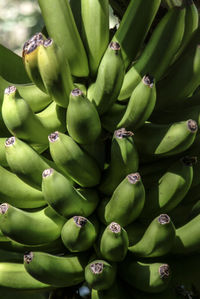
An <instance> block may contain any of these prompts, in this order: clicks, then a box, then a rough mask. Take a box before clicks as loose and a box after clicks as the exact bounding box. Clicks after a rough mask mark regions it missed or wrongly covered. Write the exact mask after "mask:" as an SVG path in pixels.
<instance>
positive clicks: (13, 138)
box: [5, 136, 16, 147]
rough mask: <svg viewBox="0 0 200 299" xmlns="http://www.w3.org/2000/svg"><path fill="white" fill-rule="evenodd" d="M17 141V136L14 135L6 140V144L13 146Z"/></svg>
mask: <svg viewBox="0 0 200 299" xmlns="http://www.w3.org/2000/svg"><path fill="white" fill-rule="evenodd" d="M15 141H16V138H15V137H14V136H12V137H9V138H7V139H6V141H5V146H6V147H8V146H12V145H13V144H14V143H15Z"/></svg>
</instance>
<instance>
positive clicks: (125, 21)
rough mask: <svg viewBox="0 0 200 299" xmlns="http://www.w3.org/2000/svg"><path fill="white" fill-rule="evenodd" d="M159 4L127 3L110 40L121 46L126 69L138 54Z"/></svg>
mask: <svg viewBox="0 0 200 299" xmlns="http://www.w3.org/2000/svg"><path fill="white" fill-rule="evenodd" d="M160 2H161V1H160V0H153V1H152V0H148V1H141V0H135V1H130V2H129V5H128V7H127V9H126V11H125V13H124V15H123V18H122V20H121V22H120V26H119V28H118V29H117V31H116V33H115V34H114V36H113V39H112V40H113V41H117V42H118V43H119V44H120V45H121V51H122V57H123V60H124V64H125V67H126V68H127V67H128V65H129V64H130V63H131V62H132V61H133V60H134V59H135V57H136V55H137V54H138V51H139V50H140V48H141V45H142V43H143V41H144V39H145V37H146V35H147V33H148V31H149V29H150V26H151V24H152V22H153V20H154V17H155V15H156V13H157V11H158V8H159V6H160ZM141 15H142V17H141Z"/></svg>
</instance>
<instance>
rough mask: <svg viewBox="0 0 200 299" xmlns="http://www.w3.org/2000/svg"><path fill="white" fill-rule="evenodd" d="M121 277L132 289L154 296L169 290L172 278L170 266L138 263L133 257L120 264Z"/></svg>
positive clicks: (160, 263)
mask: <svg viewBox="0 0 200 299" xmlns="http://www.w3.org/2000/svg"><path fill="white" fill-rule="evenodd" d="M119 275H120V277H121V279H123V280H125V281H126V282H127V283H128V284H130V285H131V286H132V287H135V288H136V289H138V290H141V291H143V292H147V293H153V294H154V293H155V294H156V293H159V292H162V291H164V290H165V289H167V287H168V285H169V283H170V280H171V277H172V274H171V271H170V267H169V265H168V264H166V263H162V262H151V263H147V262H141V261H136V260H135V259H133V258H132V256H127V257H126V258H125V260H124V261H123V262H122V263H120V265H119Z"/></svg>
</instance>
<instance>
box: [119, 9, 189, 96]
mask: <svg viewBox="0 0 200 299" xmlns="http://www.w3.org/2000/svg"><path fill="white" fill-rule="evenodd" d="M184 22H185V8H183V7H173V8H172V9H170V10H169V11H168V12H167V13H166V14H165V15H164V17H163V18H162V19H161V20H160V22H159V23H158V25H157V26H156V28H155V29H154V31H153V33H152V35H151V37H150V40H149V41H148V43H147V45H146V47H145V49H144V50H143V52H142V54H141V56H140V57H139V58H138V60H137V61H136V62H135V63H134V64H133V66H132V67H131V68H130V69H129V70H128V72H127V73H126V75H125V77H124V81H123V84H122V88H121V91H120V94H119V96H118V100H126V99H127V98H129V97H130V95H131V93H132V92H133V90H134V88H135V87H136V86H137V84H138V83H139V82H140V81H141V79H142V77H143V76H144V75H145V74H151V76H153V77H154V78H155V81H156V82H157V81H158V80H160V78H161V77H162V76H163V75H164V74H165V72H166V70H167V68H168V67H169V64H170V62H171V60H172V58H173V57H174V54H175V53H176V52H177V50H178V48H179V46H180V44H181V40H182V36H183V32H184V27H185V25H184Z"/></svg>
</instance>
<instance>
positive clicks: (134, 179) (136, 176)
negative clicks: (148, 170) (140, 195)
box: [127, 172, 141, 184]
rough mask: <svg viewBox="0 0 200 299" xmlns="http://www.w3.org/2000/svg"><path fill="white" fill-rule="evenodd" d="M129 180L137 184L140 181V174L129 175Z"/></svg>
mask: <svg viewBox="0 0 200 299" xmlns="http://www.w3.org/2000/svg"><path fill="white" fill-rule="evenodd" d="M127 179H128V181H129V183H131V184H136V183H137V182H138V181H140V179H141V176H140V174H139V173H138V172H135V173H131V174H128V175H127Z"/></svg>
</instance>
